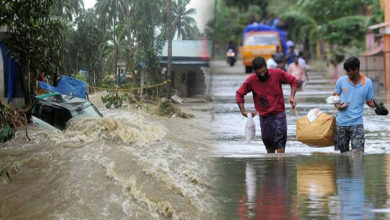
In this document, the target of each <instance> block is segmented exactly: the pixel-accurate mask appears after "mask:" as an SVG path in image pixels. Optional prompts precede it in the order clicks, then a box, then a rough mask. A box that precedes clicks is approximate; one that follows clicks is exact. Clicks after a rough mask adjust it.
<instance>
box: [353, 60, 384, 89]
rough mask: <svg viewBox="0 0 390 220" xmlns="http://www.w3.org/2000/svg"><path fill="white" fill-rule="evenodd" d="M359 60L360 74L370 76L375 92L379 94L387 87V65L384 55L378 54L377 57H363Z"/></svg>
mask: <svg viewBox="0 0 390 220" xmlns="http://www.w3.org/2000/svg"><path fill="white" fill-rule="evenodd" d="M359 60H360V73H362V74H364V75H366V76H368V77H369V78H370V79H371V80H372V84H373V87H374V92H375V93H376V94H377V93H378V92H379V91H381V90H383V89H384V87H385V85H384V82H385V75H384V67H385V66H384V65H385V64H384V57H383V54H378V55H375V56H361V57H359Z"/></svg>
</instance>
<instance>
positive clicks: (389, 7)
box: [383, 0, 390, 91]
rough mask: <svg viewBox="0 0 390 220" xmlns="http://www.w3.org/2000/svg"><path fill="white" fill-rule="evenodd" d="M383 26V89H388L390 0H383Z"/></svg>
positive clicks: (389, 68)
mask: <svg viewBox="0 0 390 220" xmlns="http://www.w3.org/2000/svg"><path fill="white" fill-rule="evenodd" d="M384 2H385V23H387V25H386V27H385V31H384V32H385V34H384V41H385V45H384V47H385V48H384V51H383V53H384V60H385V90H386V91H388V90H389V78H390V76H389V75H390V0H385V1H384Z"/></svg>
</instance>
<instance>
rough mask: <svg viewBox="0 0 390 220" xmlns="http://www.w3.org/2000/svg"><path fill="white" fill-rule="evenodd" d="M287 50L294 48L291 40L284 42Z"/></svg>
mask: <svg viewBox="0 0 390 220" xmlns="http://www.w3.org/2000/svg"><path fill="white" fill-rule="evenodd" d="M286 45H287V48H290V47H294V42H293V41H292V40H288V41H287V42H286Z"/></svg>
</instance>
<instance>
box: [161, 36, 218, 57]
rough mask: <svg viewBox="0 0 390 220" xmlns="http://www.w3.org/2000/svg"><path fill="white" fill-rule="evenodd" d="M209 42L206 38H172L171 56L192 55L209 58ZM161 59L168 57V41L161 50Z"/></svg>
mask: <svg viewBox="0 0 390 220" xmlns="http://www.w3.org/2000/svg"><path fill="white" fill-rule="evenodd" d="M210 56H211V42H210V41H208V40H174V41H172V57H173V58H175V57H182V58H184V57H192V58H202V59H210ZM162 57H163V59H164V58H166V57H168V42H165V45H164V47H163V50H162Z"/></svg>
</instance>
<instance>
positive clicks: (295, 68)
mask: <svg viewBox="0 0 390 220" xmlns="http://www.w3.org/2000/svg"><path fill="white" fill-rule="evenodd" d="M287 72H288V73H290V74H291V75H292V76H294V77H295V78H296V79H297V80H298V90H302V85H303V83H304V82H305V81H306V71H305V69H304V68H303V66H302V65H301V64H299V63H298V57H297V56H295V57H294V62H293V63H291V64H290V65H289V66H288V70H287Z"/></svg>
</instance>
